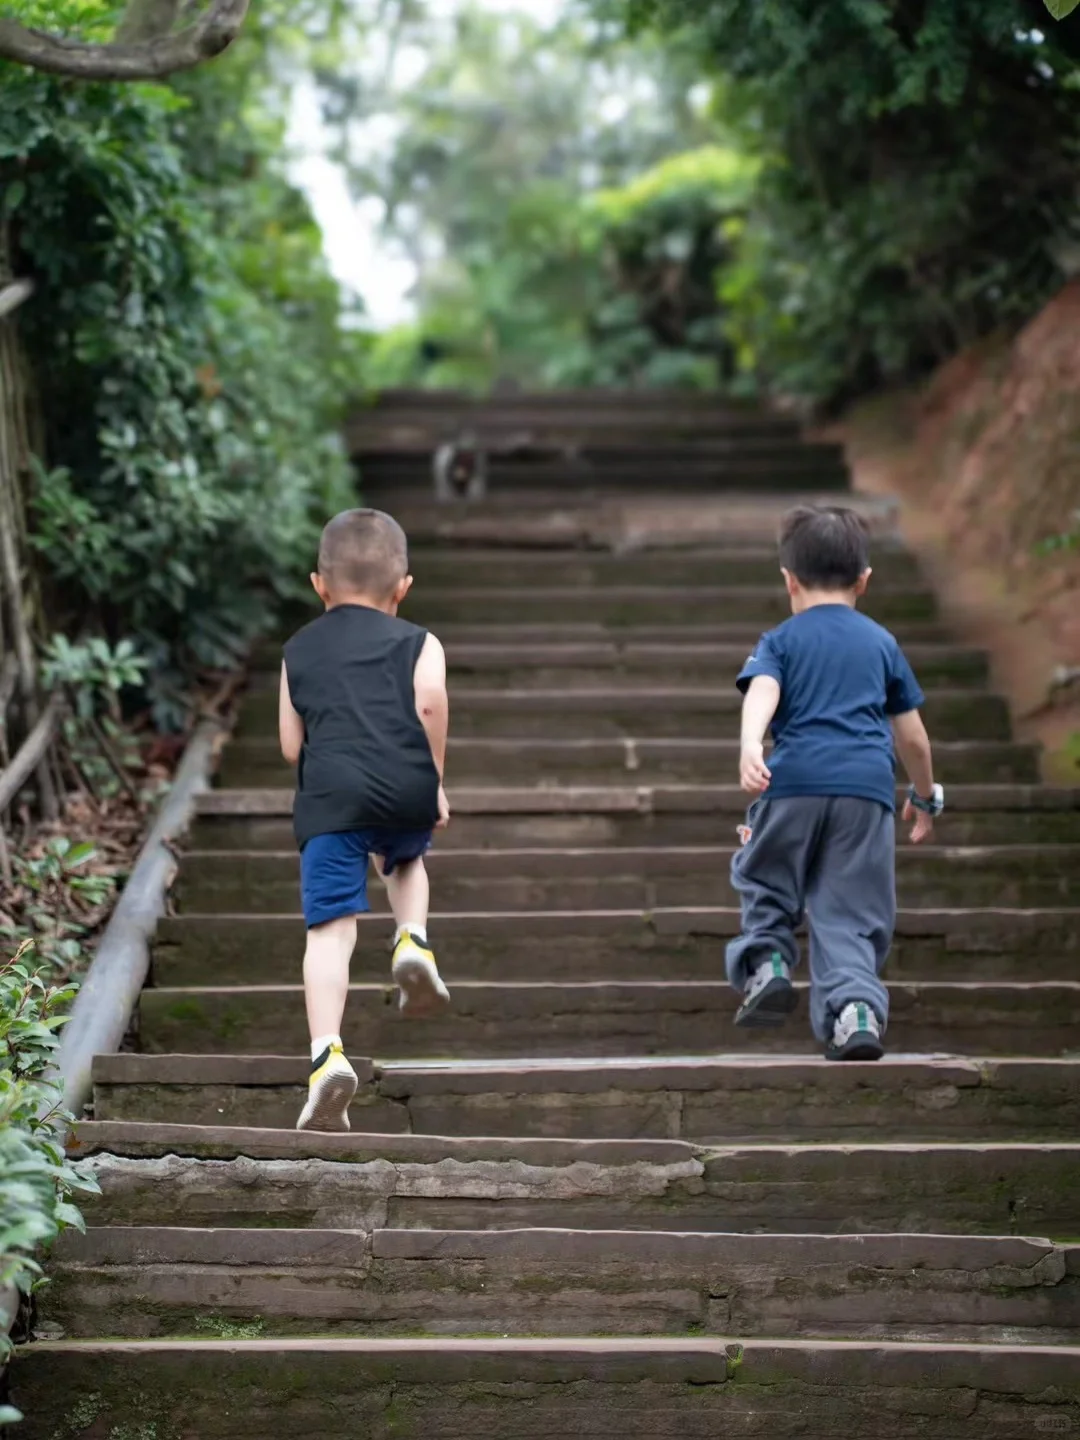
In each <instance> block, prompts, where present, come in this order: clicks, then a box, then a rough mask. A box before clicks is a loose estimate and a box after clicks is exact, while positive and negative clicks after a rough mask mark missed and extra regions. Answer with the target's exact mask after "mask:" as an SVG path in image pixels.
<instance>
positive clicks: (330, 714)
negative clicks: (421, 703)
mask: <svg viewBox="0 0 1080 1440" xmlns="http://www.w3.org/2000/svg"><path fill="white" fill-rule="evenodd" d="M426 638H427V631H426V630H421V629H420V628H419V626H417V625H410V624H409V622H408V621H407V620H399V619H398V618H397V616H396V615H387V614H384V612H383V611H381V610H373V609H371V608H370V607H369V606H367V605H337V606H335V607H334V609H332V610H327V611H326V613H325V614H324V615H320V616H319V618H318V620H313V621H312V622H311V624H310V625H305V626H304V628H303V629H302V630H300V631H298V632H297V634H295V635H294V636H293V637H292V639H291V640H290V641H289V642H288V643H287V644H286V646H285V671H286V674H287V676H288V681H289V694H290V696H291V698H292V703H293V705H294V707H295V709H296V711H297V713H298V714H299V715H300V718H301V719H302V720H303V722H304V745H303V749H302V750H301V752H300V764H299V769H298V773H297V782H296V803H295V806H294V808H293V829H294V831H295V832H296V838H297V841H298V842H299V844H300V846H301V847H303V845H304V844H305V843H306V842H307V841H308V840H310V839H311V837H312V836H313V835H327V834H329V833H331V832H332V831H340V830H363V829H365V828H366V827H368V826H370V825H381V826H385V827H387V828H388V829H392V830H427V829H430V828H431V827H432V826H433V825H434V824H435V822H436V820H437V819H438V818H439V772H438V771H437V770H436V768H435V761H434V759H433V758H432V754H431V746H430V744H429V743H428V738H427V734H426V732H425V730H424V727H423V725H422V724H421V723H420V717H419V715H418V714H417V713H416V696H415V691H414V689H413V672H414V671H415V669H416V662H417V660H418V659H419V658H420V651H421V650H422V649H423V646H424V641H425V639H426Z"/></svg>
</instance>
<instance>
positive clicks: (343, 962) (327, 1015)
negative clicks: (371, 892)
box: [304, 915, 356, 1059]
mask: <svg viewBox="0 0 1080 1440" xmlns="http://www.w3.org/2000/svg"><path fill="white" fill-rule="evenodd" d="M355 949H356V916H355V915H342V916H340V917H339V918H338V919H337V920H330V921H328V922H327V923H326V924H325V925H316V926H315V927H314V928H313V929H311V930H309V931H308V934H307V947H306V949H305V950H304V1002H305V1004H306V1006H307V1020H308V1030H309V1032H310V1034H311V1043H312V1046H313V1047H314V1046H315V1045H317V1043H318V1041H319V1040H320V1039H323V1040H326V1041H327V1043H329V1042H330V1041H331V1040H338V1039H340V1037H341V1022H342V1020H343V1018H344V1016H345V1002H346V1001H347V1000H348V998H349V961H350V960H351V959H352V953H353V951H354V950H355ZM312 1058H313V1059H314V1058H315V1057H314V1056H312Z"/></svg>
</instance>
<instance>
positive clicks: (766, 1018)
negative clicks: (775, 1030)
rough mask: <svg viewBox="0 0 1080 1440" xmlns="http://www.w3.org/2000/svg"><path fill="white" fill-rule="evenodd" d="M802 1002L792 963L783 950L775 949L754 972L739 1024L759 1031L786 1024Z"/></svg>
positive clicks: (745, 993)
mask: <svg viewBox="0 0 1080 1440" xmlns="http://www.w3.org/2000/svg"><path fill="white" fill-rule="evenodd" d="M798 1003H799V996H798V992H797V991H796V989H795V987H794V985H792V983H791V966H790V965H789V964H788V963H787V961H786V960H785V959H784V957H783V956H782V955H781V954H780V952H779V950H774V951H773V952H772V954H771V955H770V956H769V958H768V959H767V960H762V961H761V963H760V964H759V965H758V967H757V969H756V970H755V971H754V973H753V975H751V977H750V981H749V984H748V985H747V987H746V989H745V990H744V991H743V1002H742V1004H741V1005H740V1006H739V1008H738V1011H737V1012H736V1015H735V1024H736V1025H742V1026H745V1027H746V1028H747V1029H757V1030H761V1029H765V1028H766V1027H768V1026H772V1025H782V1024H783V1023H784V1021H785V1020H786V1019H787V1017H788V1016H789V1015H790V1014H791V1012H792V1011H793V1010H794V1009H795V1007H796V1005H798Z"/></svg>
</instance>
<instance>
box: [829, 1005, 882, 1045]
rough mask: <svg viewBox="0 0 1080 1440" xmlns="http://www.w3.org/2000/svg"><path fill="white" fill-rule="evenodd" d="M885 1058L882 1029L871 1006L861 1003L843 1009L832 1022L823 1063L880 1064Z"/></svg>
mask: <svg viewBox="0 0 1080 1440" xmlns="http://www.w3.org/2000/svg"><path fill="white" fill-rule="evenodd" d="M884 1054H885V1046H884V1045H883V1044H882V1043H881V1026H880V1025H879V1024H878V1018H877V1016H876V1015H875V1014H874V1012H873V1010H871V1008H870V1006H869V1005H867V1004H866V1003H865V1002H864V1001H862V1000H856V1001H852V1003H851V1004H850V1005H845V1006H844V1008H843V1010H841V1011H840V1014H839V1015H838V1016H837V1017H836V1019H835V1020H834V1021H833V1032H832V1039H831V1040H830V1041H829V1043H828V1044H827V1045H826V1047H825V1059H826V1060H880V1059H881V1057H882V1056H883V1055H884Z"/></svg>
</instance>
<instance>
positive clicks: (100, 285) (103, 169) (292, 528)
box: [0, 61, 350, 725]
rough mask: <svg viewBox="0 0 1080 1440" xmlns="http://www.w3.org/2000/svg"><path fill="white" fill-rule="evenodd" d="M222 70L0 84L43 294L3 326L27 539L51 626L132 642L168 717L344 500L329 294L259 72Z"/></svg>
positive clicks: (24, 254) (2, 142)
mask: <svg viewBox="0 0 1080 1440" xmlns="http://www.w3.org/2000/svg"><path fill="white" fill-rule="evenodd" d="M230 63H231V62H230V61H225V62H222V66H221V68H220V69H219V68H218V67H215V73H214V76H213V77H212V78H206V79H203V78H201V77H200V79H199V80H198V82H192V83H191V85H190V86H189V90H190V95H189V96H181V95H179V94H178V93H177V92H176V91H173V90H165V89H160V88H152V87H147V86H136V87H128V88H125V87H120V86H112V85H86V86H72V85H70V84H66V83H64V82H62V81H57V80H54V79H52V78H50V77H47V76H44V75H39V74H34V73H31V72H27V71H23V70H20V69H18V68H16V67H13V66H7V67H4V68H3V69H2V70H0V189H2V190H3V192H4V195H5V206H6V210H7V213H8V215H9V216H10V219H11V227H12V235H13V240H14V244H15V247H16V263H17V266H18V269H19V271H20V272H21V273H24V274H27V275H29V276H30V277H31V278H34V279H36V280H38V281H39V285H38V291H37V294H36V296H35V298H34V299H33V300H32V302H31V303H29V304H28V305H27V306H25V307H24V309H23V311H22V312H20V325H21V329H22V331H23V334H24V337H25V340H26V342H27V347H28V350H29V352H30V356H31V361H32V364H33V367H34V368H35V369H36V371H37V373H38V374H39V375H40V376H41V379H42V383H41V385H40V387H39V388H40V392H41V402H42V407H43V411H44V422H45V437H46V451H47V457H48V464H47V467H46V468H44V469H43V470H42V471H41V473H40V475H39V478H38V483H37V485H36V488H35V495H34V517H33V521H34V523H33V536H32V538H33V542H34V544H35V545H36V547H37V549H38V551H39V552H40V554H41V556H42V558H43V562H44V565H45V568H46V573H47V575H48V576H50V577H51V578H52V581H53V586H52V600H51V609H52V611H53V613H54V616H55V617H56V619H57V620H58V621H59V622H60V626H61V628H67V626H66V624H65V619H66V617H67V616H69V615H75V614H77V615H78V616H79V618H80V621H84V622H85V621H86V620H87V619H89V620H90V621H91V623H92V624H93V625H94V626H95V627H96V628H98V629H100V631H101V633H102V634H103V637H104V639H105V640H106V641H108V642H109V643H110V644H115V643H116V642H118V641H123V640H124V639H130V640H131V641H133V642H134V644H135V645H136V647H137V649H138V651H139V653H140V654H141V655H142V656H144V657H145V659H146V661H147V662H148V665H149V681H150V688H151V694H152V698H153V699H154V701H155V704H156V709H157V718H158V720H159V722H161V723H163V724H165V725H178V724H179V723H180V720H181V717H182V712H183V708H184V701H185V690H186V685H187V681H188V679H189V677H190V675H191V673H192V672H193V671H195V670H198V669H200V668H203V669H205V668H223V667H227V666H229V665H231V664H234V663H235V661H236V659H237V656H238V655H239V654H240V653H242V651H243V649H244V647H245V644H246V642H247V640H248V637H250V635H251V634H252V633H253V632H254V631H255V630H256V629H257V628H258V627H259V626H260V625H261V624H263V623H264V622H265V620H266V617H267V613H268V608H269V607H271V606H272V604H273V601H274V598H275V596H279V595H282V594H287V593H290V592H291V590H292V588H293V587H294V586H295V585H297V584H298V583H299V581H300V578H301V577H302V576H303V575H304V574H305V573H306V571H307V569H308V568H309V561H310V554H311V552H312V550H313V547H314V543H315V538H316V535H317V529H318V526H319V524H320V523H321V521H322V520H323V519H324V518H325V513H326V511H327V510H330V509H333V508H336V507H340V506H341V505H343V504H346V503H348V497H349V494H350V485H349V476H348V467H347V464H346V460H345V457H344V455H343V453H342V447H341V444H340V442H339V439H338V434H337V430H338V419H339V409H340V403H341V400H342V398H343V395H344V391H345V376H344V373H343V370H342V363H343V362H342V361H341V354H340V347H339V344H338V334H337V317H338V310H339V304H340V302H339V299H338V294H337V289H336V287H335V286H334V284H333V282H332V281H331V280H330V278H329V276H328V274H327V272H326V269H325V266H324V264H323V262H322V258H321V252H320V248H319V244H320V242H319V237H318V232H317V230H316V228H315V227H314V225H313V222H312V220H311V217H310V215H309V213H308V212H307V209H306V207H305V206H304V204H303V202H302V201H301V200H300V199H299V198H298V196H297V195H296V193H295V192H294V191H293V190H291V188H290V187H289V186H288V185H287V184H286V182H285V181H284V179H283V178H282V176H281V172H280V168H279V164H278V162H277V161H276V160H275V159H274V158H273V152H274V148H275V146H276V145H277V144H278V143H279V142H280V124H269V123H267V121H266V119H265V117H262V116H260V115H259V114H258V110H257V98H258V89H257V79H258V77H254V78H252V77H250V76H247V75H246V74H245V72H243V71H242V70H241V71H239V72H237V71H236V70H235V69H234V70H230V69H229V68H228V67H229V65H230ZM238 74H239V77H240V78H239V80H237V78H236V77H237V75H238ZM214 87H217V89H216V90H215V88H214ZM249 88H250V89H251V90H252V91H254V93H252V94H248V93H246V91H247V89H249ZM221 92H224V94H225V96H226V97H227V98H226V99H223V96H222V93H221ZM215 100H216V102H217V105H218V107H219V108H222V107H229V108H231V109H232V110H233V111H234V112H235V113H233V114H232V118H231V123H230V124H229V125H228V126H225V125H222V126H220V127H218V126H217V125H216V124H215V123H214V119H215V118H216V112H215V111H214V106H213V104H212V102H213V101H215ZM206 116H209V117H210V118H209V119H207V118H204V117H206ZM219 135H220V138H219ZM73 235H77V236H79V237H80V243H79V244H76V245H73V244H72V243H71V237H72V236H73Z"/></svg>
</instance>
